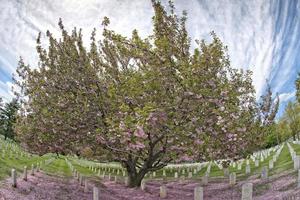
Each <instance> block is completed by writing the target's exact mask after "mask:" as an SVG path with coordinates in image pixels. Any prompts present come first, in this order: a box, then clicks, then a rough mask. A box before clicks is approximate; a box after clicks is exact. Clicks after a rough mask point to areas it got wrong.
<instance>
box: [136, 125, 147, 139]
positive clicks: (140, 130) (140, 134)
mask: <svg viewBox="0 0 300 200" xmlns="http://www.w3.org/2000/svg"><path fill="white" fill-rule="evenodd" d="M134 135H135V136H136V137H138V138H143V139H145V138H147V135H146V134H145V131H144V129H143V128H142V127H141V126H138V127H137V130H136V131H135V132H134Z"/></svg>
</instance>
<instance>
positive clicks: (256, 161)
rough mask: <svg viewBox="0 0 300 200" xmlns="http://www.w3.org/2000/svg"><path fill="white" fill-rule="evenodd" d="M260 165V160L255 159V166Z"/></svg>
mask: <svg viewBox="0 0 300 200" xmlns="http://www.w3.org/2000/svg"><path fill="white" fill-rule="evenodd" d="M258 166H259V160H257V159H256V160H255V167H258Z"/></svg>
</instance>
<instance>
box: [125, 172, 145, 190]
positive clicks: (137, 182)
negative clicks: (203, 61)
mask: <svg viewBox="0 0 300 200" xmlns="http://www.w3.org/2000/svg"><path fill="white" fill-rule="evenodd" d="M128 177H129V185H128V186H129V187H140V186H141V182H142V180H143V178H144V177H145V173H141V172H139V173H136V174H133V173H132V174H130V173H128Z"/></svg>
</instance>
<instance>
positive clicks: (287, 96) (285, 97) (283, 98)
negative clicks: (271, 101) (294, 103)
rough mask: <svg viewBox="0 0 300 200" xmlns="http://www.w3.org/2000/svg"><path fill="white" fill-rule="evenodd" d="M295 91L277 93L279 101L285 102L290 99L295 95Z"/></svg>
mask: <svg viewBox="0 0 300 200" xmlns="http://www.w3.org/2000/svg"><path fill="white" fill-rule="evenodd" d="M295 94H296V91H293V92H288V93H282V94H280V95H279V100H280V102H287V101H289V100H291V99H292V98H293V97H295Z"/></svg>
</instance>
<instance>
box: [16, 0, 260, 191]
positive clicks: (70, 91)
mask: <svg viewBox="0 0 300 200" xmlns="http://www.w3.org/2000/svg"><path fill="white" fill-rule="evenodd" d="M152 4H153V8H154V11H155V14H154V16H153V27H154V28H153V34H152V35H150V36H149V37H147V38H144V39H143V38H141V37H140V36H139V34H138V31H137V30H134V31H133V32H132V36H131V37H130V38H127V37H124V36H122V35H120V34H117V33H115V32H114V31H112V30H110V29H109V19H108V18H105V19H104V20H103V23H102V25H103V39H101V40H100V41H99V45H98V44H97V42H96V39H95V38H96V31H95V30H94V31H93V33H92V36H91V41H92V42H91V45H90V48H89V50H86V49H85V48H84V46H83V43H82V35H81V31H77V30H76V29H74V30H73V31H72V34H69V33H68V32H67V31H66V30H65V28H64V27H63V24H62V22H61V21H60V22H59V25H60V28H61V31H62V39H61V40H56V39H55V38H53V36H52V35H51V33H49V32H47V37H48V38H49V49H48V50H46V49H43V48H42V47H41V44H40V39H41V36H39V37H38V46H37V50H38V54H39V58H40V62H39V70H31V69H30V67H29V66H26V65H25V64H24V63H23V61H22V60H21V61H20V64H19V68H18V71H17V72H18V75H19V78H16V84H17V85H19V86H20V87H21V89H22V90H21V91H22V92H21V93H19V95H20V98H22V97H24V98H23V104H22V105H23V106H22V112H21V113H20V116H19V118H18V122H17V125H16V130H17V132H18V135H19V138H20V140H21V141H22V142H23V144H24V146H26V147H27V148H29V149H31V150H32V151H34V152H39V153H46V152H57V153H65V154H78V155H81V152H80V150H81V149H85V150H86V149H89V150H92V152H93V155H92V157H94V158H98V159H100V158H101V156H103V155H105V157H102V159H109V160H114V161H119V162H120V163H122V165H123V166H124V167H125V168H126V169H127V172H128V176H129V185H130V187H136V186H139V185H140V183H141V180H142V179H143V177H144V176H145V174H146V173H148V172H150V171H155V170H159V169H161V168H163V167H164V166H166V165H167V164H168V163H170V162H183V161H185V162H192V161H199V160H212V159H224V160H229V159H238V158H240V157H243V156H245V155H247V152H249V151H250V150H251V148H253V144H254V141H255V138H256V137H255V135H253V131H252V127H253V124H254V122H255V98H254V90H253V86H252V80H251V72H249V71H247V72H243V71H242V70H236V69H232V68H230V62H229V58H228V56H227V49H226V47H225V46H224V45H223V44H222V42H221V41H220V40H219V39H218V37H217V36H216V34H215V33H213V32H212V33H211V35H212V41H211V42H210V43H207V42H205V41H196V44H197V47H196V48H195V49H193V50H192V49H191V48H190V38H189V36H188V33H187V30H186V27H185V23H186V20H187V14H186V13H185V12H183V14H182V17H178V16H177V15H176V13H175V8H174V5H173V4H172V3H170V4H169V6H170V9H169V10H170V11H169V13H167V12H166V11H165V9H164V7H163V6H162V5H161V4H160V3H159V2H156V1H152ZM89 152H90V151H89ZM225 166H226V165H225Z"/></svg>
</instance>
